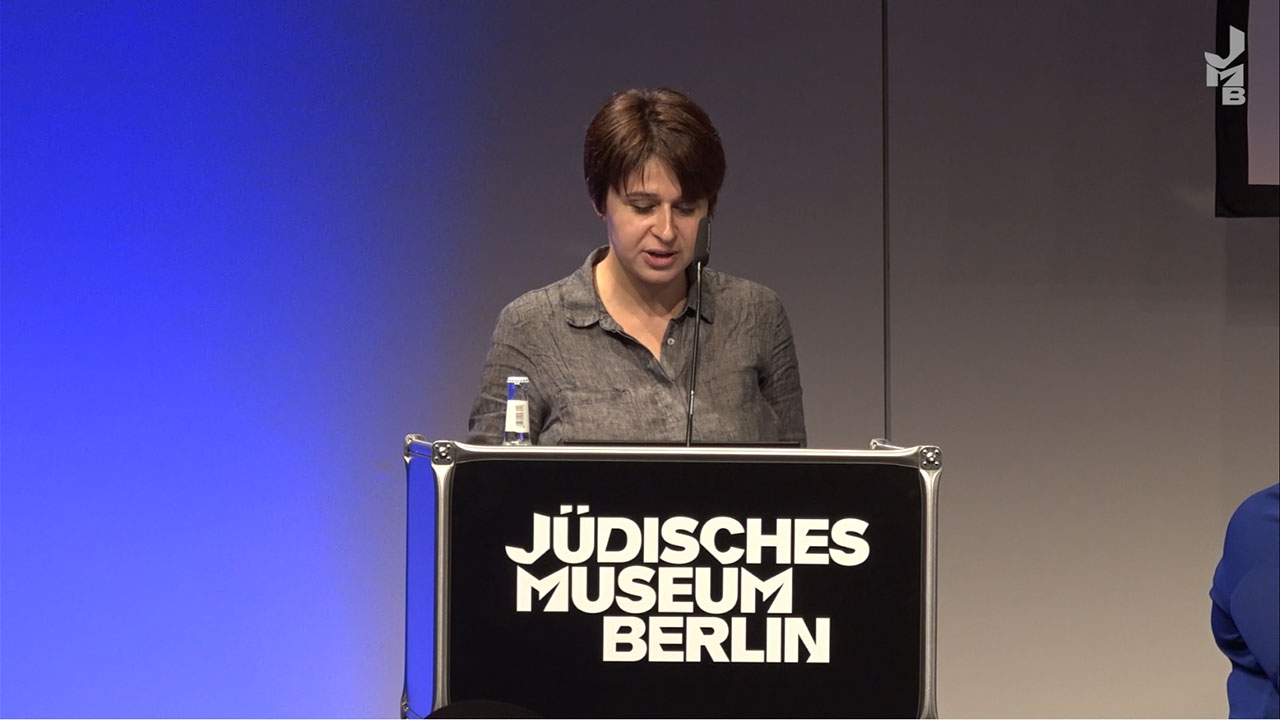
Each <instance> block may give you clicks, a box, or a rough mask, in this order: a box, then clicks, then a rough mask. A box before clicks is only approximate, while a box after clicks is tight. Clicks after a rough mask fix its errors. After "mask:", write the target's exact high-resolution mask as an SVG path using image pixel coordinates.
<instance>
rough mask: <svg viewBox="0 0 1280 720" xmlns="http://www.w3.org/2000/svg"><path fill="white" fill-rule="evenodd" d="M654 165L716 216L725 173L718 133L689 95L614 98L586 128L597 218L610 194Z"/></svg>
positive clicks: (643, 93)
mask: <svg viewBox="0 0 1280 720" xmlns="http://www.w3.org/2000/svg"><path fill="white" fill-rule="evenodd" d="M650 159H656V160H660V161H661V162H662V163H663V164H665V165H666V166H667V167H668V168H670V169H671V172H672V173H674V174H675V176H676V182H678V183H680V194H681V195H682V196H683V197H684V199H686V200H701V199H704V198H705V199H706V201H707V208H708V212H709V213H714V212H715V209H716V197H717V196H718V195H719V194H720V186H721V185H722V184H724V170H725V163H724V148H723V147H722V146H721V145H720V133H719V132H717V131H716V127H715V125H712V124H711V118H710V117H709V116H708V115H707V113H706V111H704V110H703V109H702V108H700V107H698V104H697V103H695V102H694V101H693V100H691V99H689V96H688V95H685V94H684V93H682V92H677V91H675V90H668V89H666V88H659V89H657V90H625V91H623V92H619V93H615V94H614V95H613V97H611V98H610V99H609V102H606V103H605V104H604V105H603V106H602V107H601V108H600V110H598V111H597V112H596V116H595V117H594V118H592V119H591V124H590V125H588V126H587V139H586V142H585V144H584V148H583V158H582V165H583V174H584V175H585V176H586V180H587V193H588V194H589V195H590V196H591V202H592V203H593V204H594V205H595V207H596V212H600V213H603V212H604V208H605V198H606V197H607V196H608V194H609V190H610V188H612V189H613V190H616V191H618V192H619V193H621V192H623V191H624V190H625V188H624V187H623V184H624V183H626V182H627V181H628V180H630V179H631V177H632V176H633V175H635V174H636V173H637V172H639V171H640V170H641V169H643V168H644V165H645V163H646V162H648V161H649V160H650Z"/></svg>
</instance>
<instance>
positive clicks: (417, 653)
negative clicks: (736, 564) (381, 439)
mask: <svg viewBox="0 0 1280 720" xmlns="http://www.w3.org/2000/svg"><path fill="white" fill-rule="evenodd" d="M872 448H873V449H872V450H817V449H779V448H748V447H693V448H687V447H674V446H609V447H606V446H595V447H592V446H582V447H539V446H479V445H469V444H466V443H460V442H454V441H447V440H446V441H436V442H431V441H428V440H427V439H426V438H425V437H423V436H421V435H409V436H407V437H406V438H405V444H404V458H405V463H406V471H407V477H408V479H409V485H410V487H409V491H408V495H409V502H408V515H409V517H408V533H407V542H408V547H407V555H406V562H407V571H408V572H407V577H406V618H405V636H406V647H405V687H404V694H403V696H402V698H401V717H422V716H423V715H421V714H418V713H420V712H421V711H420V710H418V711H416V712H415V710H414V709H413V708H412V707H411V705H410V699H411V697H410V690H417V691H419V693H420V691H421V690H422V689H423V687H422V686H423V684H424V683H423V682H421V681H419V682H416V683H414V682H412V680H413V678H414V677H419V676H421V675H422V674H424V673H421V672H420V668H421V665H422V663H421V660H422V659H423V653H422V648H421V645H422V644H423V643H424V642H426V632H425V631H423V629H422V628H421V627H420V625H421V623H419V622H417V621H416V618H415V617H414V615H415V612H414V609H415V607H417V606H419V605H420V604H421V603H423V602H425V601H426V600H427V599H428V597H429V598H430V599H431V601H432V604H433V606H434V612H433V616H434V622H433V626H434V628H433V629H434V633H433V638H432V639H431V648H432V651H431V653H430V658H431V660H432V674H433V682H432V685H431V691H432V692H431V695H432V698H431V710H432V711H434V710H436V709H438V708H440V707H442V706H444V705H446V704H448V703H449V702H450V701H451V698H450V696H449V695H450V676H449V657H448V656H447V654H448V648H449V647H450V645H449V640H450V638H449V633H450V630H449V627H450V598H449V597H448V592H449V587H450V571H451V568H450V562H451V551H452V548H451V529H452V528H451V515H452V512H451V510H450V509H451V507H452V501H453V488H454V484H453V482H452V476H453V473H454V470H455V468H456V467H457V465H458V464H459V463H461V462H465V461H467V460H469V459H477V458H487V459H520V460H530V461H537V460H553V459H554V460H565V459H582V460H593V461H617V462H652V461H664V460H665V461H673V460H674V461H681V462H712V463H716V462H725V461H738V462H743V461H749V462H752V463H757V462H764V463H770V462H773V463H777V462H800V463H823V462H827V463H831V462H836V463H852V464H861V463H868V464H879V465H893V466H901V467H910V468H914V469H916V470H918V472H919V478H920V490H921V499H922V503H923V508H922V510H923V518H922V524H921V528H922V533H923V537H922V539H921V558H920V573H921V578H920V583H921V585H920V587H921V589H922V593H921V613H920V615H921V617H920V621H921V627H920V639H921V646H920V659H921V667H920V677H919V681H920V687H919V699H920V700H919V715H920V717H925V718H936V717H937V699H936V672H937V556H938V548H937V534H938V533H937V526H938V513H937V505H938V481H939V476H940V474H941V470H942V451H941V450H940V449H939V448H938V447H937V446H933V445H923V446H915V447H905V448H903V447H896V446H892V445H888V444H887V443H886V442H884V441H881V440H876V441H873V442H872ZM427 462H429V463H430V467H431V470H432V473H433V475H434V488H433V490H434V492H433V495H434V497H432V498H427V497H426V493H424V492H423V490H425V488H424V487H421V485H423V484H424V483H421V482H419V483H418V484H417V486H415V483H414V482H413V479H414V475H415V470H416V471H417V472H418V476H419V480H422V479H425V478H424V477H423V476H422V472H421V471H422V470H425V469H426V468H425V467H423V466H424V464H425V463H427ZM415 491H416V492H415ZM428 500H429V501H430V502H428ZM428 505H432V506H434V508H433V509H434V513H432V514H433V515H434V521H435V522H434V529H433V531H432V532H431V533H430V535H429V536H428V535H427V534H426V533H425V532H424V530H425V528H423V527H420V526H415V519H414V517H415V510H417V511H418V513H419V514H425V511H426V510H427V509H428ZM419 525H421V523H420V521H419ZM428 539H429V540H431V541H433V542H434V552H433V553H430V554H429V557H428V554H427V553H423V552H422V547H421V545H420V543H423V542H424V541H426V540H428ZM415 545H417V547H415ZM428 561H430V562H428ZM432 563H433V564H434V571H433V572H432V571H431V570H430V569H429V568H428V567H427V566H428V565H430V564H432ZM428 574H430V575H433V576H434V577H433V581H434V582H433V585H434V587H430V588H428V587H424V585H425V582H424V576H425V575H428ZM415 648H416V649H415ZM411 675H412V676H413V677H411ZM411 685H412V687H411ZM418 697H419V695H417V694H415V695H414V699H417V698H418Z"/></svg>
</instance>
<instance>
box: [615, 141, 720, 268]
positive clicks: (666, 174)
mask: <svg viewBox="0 0 1280 720" xmlns="http://www.w3.org/2000/svg"><path fill="white" fill-rule="evenodd" d="M706 214H707V201H706V199H705V198H704V199H701V200H688V199H686V198H683V197H681V196H680V185H679V184H678V183H677V182H676V179H675V175H674V174H672V172H671V171H670V169H668V168H667V166H666V165H665V164H663V163H662V162H661V161H659V160H649V161H648V162H647V163H645V165H644V168H643V169H642V170H641V171H640V172H638V173H636V174H635V175H634V176H632V177H631V178H630V179H629V180H628V181H627V183H626V185H625V187H624V191H623V192H622V193H618V191H617V190H614V189H612V188H610V189H609V195H608V197H606V198H605V209H604V214H602V215H601V218H602V219H603V220H604V224H605V227H606V228H607V230H608V234H609V252H610V253H611V254H612V255H613V256H614V258H615V259H616V261H617V263H618V267H619V269H621V270H622V271H623V272H624V273H626V274H627V276H628V277H629V278H630V279H631V280H633V281H637V282H639V283H642V284H644V285H648V286H652V287H665V286H667V285H669V284H670V283H672V282H683V279H684V270H685V268H687V267H688V266H689V263H691V262H693V244H694V241H695V240H696V239H697V234H698V222H699V221H700V220H702V218H703V217H705V216H706Z"/></svg>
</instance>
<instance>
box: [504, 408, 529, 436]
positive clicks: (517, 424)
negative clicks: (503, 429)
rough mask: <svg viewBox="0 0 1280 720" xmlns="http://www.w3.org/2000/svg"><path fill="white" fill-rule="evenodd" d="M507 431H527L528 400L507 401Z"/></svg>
mask: <svg viewBox="0 0 1280 720" xmlns="http://www.w3.org/2000/svg"><path fill="white" fill-rule="evenodd" d="M507 432H513V433H527V432H529V401H528V400H508V401H507Z"/></svg>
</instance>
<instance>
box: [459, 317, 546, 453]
mask: <svg viewBox="0 0 1280 720" xmlns="http://www.w3.org/2000/svg"><path fill="white" fill-rule="evenodd" d="M533 335H534V333H532V332H530V331H529V325H528V323H526V322H522V321H521V313H520V312H519V310H518V309H517V307H516V304H515V303H512V304H511V305H508V306H507V307H505V308H503V309H502V312H501V313H499V315H498V324H497V326H496V327H494V329H493V339H492V341H491V342H490V344H489V355H488V357H487V358H486V359H485V363H484V371H483V372H482V373H481V379H480V392H479V393H478V394H477V395H476V400H475V403H473V404H472V406H471V420H470V423H469V424H468V429H469V434H468V436H467V442H469V443H472V444H475V445H501V444H502V436H503V431H504V430H505V427H506V418H507V378H508V377H511V376H516V375H522V376H524V377H527V378H529V380H530V388H529V438H530V440H531V441H532V442H533V443H534V444H535V445H536V444H537V443H538V435H539V434H540V432H541V429H542V422H543V419H544V417H545V415H546V406H545V403H543V402H542V400H541V397H542V396H541V394H540V393H539V386H538V377H537V374H538V373H537V368H536V366H535V363H534V361H533V358H534V357H535V356H536V354H535V353H534V351H533V342H534V340H533Z"/></svg>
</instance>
